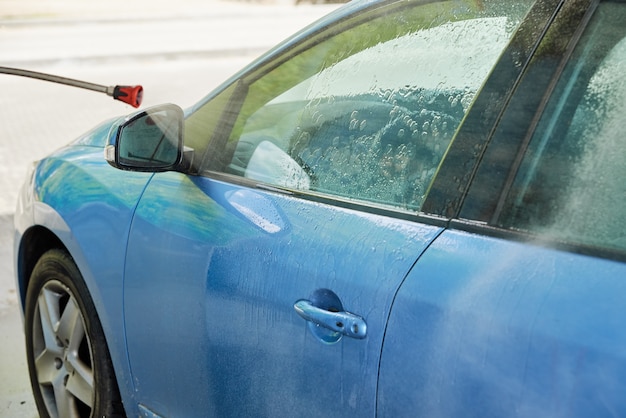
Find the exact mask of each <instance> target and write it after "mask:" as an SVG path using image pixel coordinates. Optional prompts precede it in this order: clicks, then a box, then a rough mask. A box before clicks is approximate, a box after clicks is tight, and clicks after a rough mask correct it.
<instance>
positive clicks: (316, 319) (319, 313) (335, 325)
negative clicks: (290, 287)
mask: <svg viewBox="0 0 626 418" xmlns="http://www.w3.org/2000/svg"><path fill="white" fill-rule="evenodd" d="M293 308H294V309H295V310H296V312H297V313H298V315H300V316H301V317H302V318H304V319H305V320H307V321H309V322H312V323H314V324H315V325H318V326H321V327H324V328H327V329H329V330H331V331H334V332H338V333H341V334H343V335H345V336H347V337H351V338H358V339H360V340H361V339H363V338H365V337H366V335H367V324H366V323H365V320H364V319H363V318H361V317H360V316H358V315H355V314H353V313H350V312H345V311H343V312H333V311H327V310H325V309H321V308H318V307H317V306H315V305H313V304H312V303H311V302H309V301H308V300H305V299H301V300H299V301H297V302H296V303H295V304H294V305H293Z"/></svg>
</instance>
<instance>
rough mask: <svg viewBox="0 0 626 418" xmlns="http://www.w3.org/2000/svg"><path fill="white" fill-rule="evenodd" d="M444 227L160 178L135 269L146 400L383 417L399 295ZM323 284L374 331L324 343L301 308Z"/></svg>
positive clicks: (146, 207) (132, 310)
mask: <svg viewBox="0 0 626 418" xmlns="http://www.w3.org/2000/svg"><path fill="white" fill-rule="evenodd" d="M166 196H167V198H168V199H167V200H166ZM188 202H194V204H193V205H189V204H188ZM440 230H441V228H440V227H436V226H428V225H420V224H419V223H413V222H409V221H402V220H396V219H392V218H388V217H384V216H379V215H370V214H364V213H360V212H357V211H353V210H349V209H342V208H335V207H333V206H328V205H324V204H320V203H315V202H308V203H307V202H302V201H300V200H299V199H295V198H293V197H289V196H284V195H281V194H277V193H273V192H264V191H260V190H254V189H250V188H247V187H242V186H233V185H229V184H228V183H224V182H221V181H217V180H212V179H207V178H202V177H186V176H184V175H182V174H179V173H165V174H157V175H155V177H154V178H153V180H152V181H151V182H150V185H149V186H148V188H147V189H146V192H145V194H144V196H143V198H142V200H141V203H140V204H139V206H138V208H137V212H136V215H135V219H134V220H133V226H132V229H131V234H130V239H129V245H128V258H127V266H126V282H125V289H126V290H125V312H126V329H127V333H128V334H127V338H128V349H129V354H130V358H131V363H132V364H133V378H134V382H135V385H136V390H137V397H138V400H139V402H141V403H142V404H144V405H145V406H147V407H148V408H149V409H150V410H153V411H155V412H157V413H159V414H162V415H164V416H169V415H172V416H200V415H202V416H294V415H298V414H300V415H302V414H307V415H332V416H374V415H375V394H376V380H377V376H378V359H379V354H380V349H381V345H382V338H383V334H384V329H385V324H386V321H387V316H388V313H389V309H390V307H391V303H392V300H393V295H394V293H395V291H396V289H397V288H398V286H399V284H400V283H401V281H402V280H403V278H404V277H405V275H406V273H407V272H408V271H409V269H410V268H411V266H412V265H413V263H414V262H415V259H416V258H417V257H418V256H419V254H420V253H421V252H422V251H423V250H424V249H425V248H426V246H427V245H428V244H429V243H430V242H431V241H432V240H433V239H434V237H435V236H436V235H437V234H438V233H439V232H440ZM142 260H152V261H151V262H150V263H144V262H143V261H142ZM318 289H330V290H332V291H333V292H335V293H336V294H337V295H338V296H339V298H340V299H341V301H342V303H343V305H344V308H345V309H346V310H348V311H350V312H353V313H355V314H357V315H361V316H362V317H363V318H364V319H365V321H366V323H367V336H366V338H365V339H363V340H359V339H352V338H347V337H344V338H342V339H341V340H340V341H339V342H337V343H335V344H323V343H320V341H318V340H317V339H316V338H315V337H314V336H313V334H312V333H311V332H310V331H309V330H308V327H307V323H306V322H305V321H304V320H303V319H302V318H300V317H299V316H298V315H297V314H296V312H295V311H294V308H293V305H294V303H295V302H296V301H298V300H299V299H306V298H309V297H310V295H311V294H312V293H314V292H315V291H316V290H318ZM174 359H175V360H174ZM155 370H158V372H155ZM218 381H219V382H221V383H220V384H217V383H216V382H218Z"/></svg>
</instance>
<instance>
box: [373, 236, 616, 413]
mask: <svg viewBox="0 0 626 418" xmlns="http://www.w3.org/2000/svg"><path fill="white" fill-rule="evenodd" d="M624 277H626V265H625V264H623V263H620V262H615V261H610V260H602V259H597V258H593V257H589V256H585V255H579V254H573V253H570V252H564V251H559V250H556V249H551V248H546V247H543V246H541V245H539V243H533V242H514V241H510V240H506V239H501V238H492V237H485V236H481V235H478V234H473V233H469V232H464V231H456V230H447V231H446V232H444V233H443V234H442V235H441V236H440V237H439V238H438V239H437V240H436V241H435V242H434V243H433V245H431V246H430V248H429V250H428V251H427V252H426V253H425V254H424V255H423V256H422V257H421V258H420V260H419V262H418V263H417V264H416V266H415V268H414V269H413V270H412V271H411V274H410V275H409V277H407V279H406V281H405V283H404V284H403V286H402V288H401V289H400V291H399V292H398V296H397V298H396V300H395V303H394V306H393V309H392V315H391V317H390V320H389V325H388V329H387V338H386V339H385V344H384V349H383V356H382V361H381V372H380V388H379V406H380V411H379V412H380V413H381V415H380V416H388V417H401V416H428V417H449V416H468V417H469V416H474V417H499V416H519V417H536V416H567V417H589V416H595V417H600V416H621V415H623V414H624V412H625V411H626V400H625V399H624V396H623V393H624V390H626V382H624V379H623V376H624V375H625V374H626V327H625V326H624V324H625V323H626V310H625V309H624V305H623V303H622V299H623V295H624V294H625V292H626V281H624ZM408 347H410V350H411V355H410V356H406V355H405V354H406V352H407V350H408V349H409V348H408ZM399 358H402V359H403V361H402V362H400V361H398V359H399ZM409 411H410V412H409Z"/></svg>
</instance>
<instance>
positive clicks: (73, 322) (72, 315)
mask: <svg viewBox="0 0 626 418" xmlns="http://www.w3.org/2000/svg"><path fill="white" fill-rule="evenodd" d="M57 336H58V337H59V338H60V339H61V341H62V342H63V344H65V345H66V347H68V348H69V349H70V350H72V349H78V346H80V342H81V341H82V339H83V337H84V336H85V329H84V327H83V321H82V316H81V314H80V310H79V309H78V306H76V301H75V300H74V298H70V300H69V301H68V303H67V305H66V306H65V309H64V310H63V313H62V314H61V318H60V320H59V327H58V331H57Z"/></svg>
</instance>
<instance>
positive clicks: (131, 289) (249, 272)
mask: <svg viewBox="0 0 626 418" xmlns="http://www.w3.org/2000/svg"><path fill="white" fill-rule="evenodd" d="M353 7H354V8H360V10H359V11H358V12H357V13H355V14H354V15H353V16H351V17H349V18H342V19H339V20H337V22H336V23H335V24H334V25H332V26H330V27H329V28H328V29H326V30H323V31H316V30H313V29H312V30H310V31H309V33H310V34H311V36H310V37H303V38H302V42H299V43H295V44H287V45H286V46H283V47H282V49H281V50H280V51H282V53H280V54H274V55H275V56H274V58H272V59H267V60H264V61H263V60H262V61H260V63H259V64H257V65H256V66H253V67H251V68H250V69H249V70H248V71H247V72H245V73H243V75H242V76H241V77H239V78H237V79H236V80H235V81H234V82H232V83H230V84H228V85H226V86H225V87H224V88H223V89H221V90H220V91H218V92H217V93H216V94H215V95H213V96H211V97H210V98H209V99H208V100H206V101H205V102H202V103H200V104H199V105H197V106H195V107H194V108H193V109H191V111H190V115H189V116H188V119H187V123H186V136H185V143H186V145H187V146H188V147H189V148H190V149H193V151H194V162H193V163H192V170H193V171H194V172H195V173H196V175H193V176H191V175H184V174H181V173H161V174H156V175H155V176H154V177H153V179H152V180H151V181H150V183H149V185H148V186H147V188H146V190H145V192H144V195H143V197H142V199H141V201H140V203H139V204H138V207H137V210H136V213H135V217H134V220H133V224H132V228H131V232H130V238H129V243H128V250H127V262H126V272H125V300H124V308H125V312H124V314H125V318H126V335H127V343H128V351H129V358H130V363H131V368H132V373H133V384H134V387H135V391H136V398H137V401H138V402H139V403H140V405H141V410H142V412H143V413H144V415H146V416H149V415H150V414H159V415H163V416H185V417H189V416H272V417H275V416H290V417H291V416H298V415H306V416H311V415H313V416H359V417H366V416H374V415H375V414H376V392H377V379H378V371H379V362H380V352H381V348H382V343H383V336H384V332H385V326H386V323H387V319H388V316H389V313H390V308H391V305H392V301H393V299H394V295H395V294H396V291H397V289H398V288H399V286H400V284H401V283H402V281H403V280H404V278H405V277H406V275H407V273H408V272H409V271H410V269H411V267H412V266H413V264H414V263H415V260H416V259H417V258H418V257H419V256H420V255H421V254H422V252H423V251H424V250H425V248H426V247H427V246H428V245H429V244H430V243H431V242H432V241H433V240H434V239H435V238H436V237H437V235H438V234H440V233H441V231H442V230H443V228H442V225H443V222H442V221H441V220H439V218H433V217H431V216H428V214H423V213H420V209H421V207H422V205H423V202H424V199H425V196H426V194H427V192H428V190H429V187H430V185H431V183H432V180H433V178H434V177H435V174H436V172H437V168H438V166H439V165H440V162H441V160H442V159H443V157H444V155H445V153H446V151H447V149H448V148H449V146H450V144H451V143H452V139H453V137H454V134H455V132H456V131H457V128H458V126H459V125H460V123H461V121H462V120H463V118H464V116H465V113H466V112H467V109H469V107H470V105H471V103H472V102H473V100H474V97H475V95H476V92H477V91H478V90H479V88H480V87H481V85H482V84H483V82H484V80H485V79H486V78H487V76H488V74H489V73H490V71H491V69H492V67H493V65H494V64H495V62H496V61H497V59H498V58H499V56H500V54H501V53H502V51H503V49H505V48H506V46H507V44H508V42H509V39H510V37H511V36H512V34H513V33H514V31H515V28H516V26H517V24H518V23H519V22H520V21H521V19H522V17H523V16H524V15H525V14H526V12H527V10H528V8H529V7H530V2H522V3H517V4H516V5H515V7H503V6H502V5H501V4H499V2H488V1H480V2H477V1H449V2H439V3H427V4H423V2H411V1H409V2H390V3H384V4H378V3H372V4H368V3H363V4H362V5H360V6H359V5H355V6H353ZM477 56H480V57H481V59H480V60H477V59H475V57H477ZM316 308H318V309H316ZM324 321H326V322H325V325H320V324H321V323H323V322H324ZM329 327H330V328H333V330H331V329H329Z"/></svg>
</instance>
